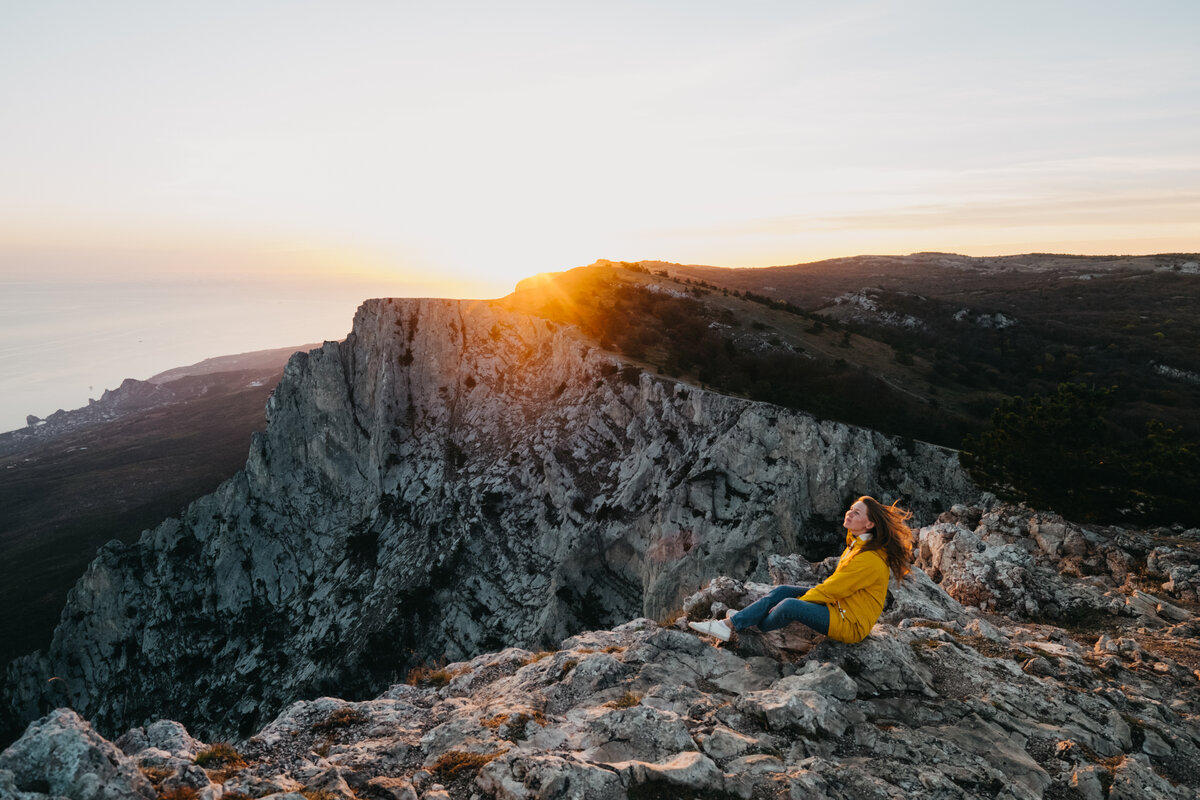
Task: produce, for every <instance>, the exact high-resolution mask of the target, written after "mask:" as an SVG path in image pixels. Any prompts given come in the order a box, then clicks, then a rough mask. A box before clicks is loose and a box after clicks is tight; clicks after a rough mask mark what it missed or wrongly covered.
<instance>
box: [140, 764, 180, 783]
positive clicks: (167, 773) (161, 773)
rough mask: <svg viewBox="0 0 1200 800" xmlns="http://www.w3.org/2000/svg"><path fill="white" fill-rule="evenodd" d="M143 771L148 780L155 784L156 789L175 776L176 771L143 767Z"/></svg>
mask: <svg viewBox="0 0 1200 800" xmlns="http://www.w3.org/2000/svg"><path fill="white" fill-rule="evenodd" d="M141 770H142V774H143V775H145V776H146V779H147V780H149V781H150V783H152V784H154V785H155V787H157V786H158V785H159V784H160V783H162V782H163V781H164V780H166V779H167V778H169V777H171V776H172V775H174V774H175V770H173V769H167V768H166V767H142V768H141Z"/></svg>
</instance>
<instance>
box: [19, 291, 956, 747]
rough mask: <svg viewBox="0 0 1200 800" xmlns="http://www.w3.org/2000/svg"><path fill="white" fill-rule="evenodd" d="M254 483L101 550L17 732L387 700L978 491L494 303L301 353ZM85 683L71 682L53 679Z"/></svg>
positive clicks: (221, 724) (22, 705) (419, 317)
mask: <svg viewBox="0 0 1200 800" xmlns="http://www.w3.org/2000/svg"><path fill="white" fill-rule="evenodd" d="M268 418H269V425H268V429H267V431H266V433H264V434H262V435H259V436H258V437H256V439H255V440H254V442H253V445H252V447H251V452H250V457H249V460H248V462H247V464H246V467H245V469H244V470H243V471H242V472H241V473H239V474H238V475H237V476H235V477H234V478H232V479H230V480H229V481H228V482H226V483H225V484H224V485H222V486H221V487H220V488H219V489H218V490H217V491H216V492H215V493H213V494H212V495H210V496H208V497H206V498H203V499H202V500H200V501H197V502H196V503H194V504H193V505H192V506H190V507H189V508H188V510H187V511H186V513H185V514H184V515H183V516H182V517H181V518H179V519H171V520H168V521H166V522H164V523H163V524H162V525H160V526H159V527H157V528H156V529H154V530H149V531H146V532H145V533H144V534H143V535H142V537H141V539H140V541H139V542H138V543H137V544H136V545H134V546H131V547H123V546H120V545H117V544H115V543H112V544H110V545H107V546H106V547H105V548H103V549H102V550H101V552H100V553H99V556H98V557H97V559H96V561H95V562H94V563H93V564H92V566H91V567H90V568H89V570H88V572H87V574H86V575H85V577H84V578H83V579H82V580H81V581H80V582H79V583H78V585H77V586H76V587H75V588H74V589H73V591H72V593H71V596H70V598H69V600H68V604H67V606H66V608H65V609H64V611H63V615H62V618H61V621H60V624H59V626H58V628H57V630H56V632H55V636H54V640H53V644H52V645H51V647H50V649H49V651H48V652H46V653H39V654H35V655H33V656H29V657H26V658H24V659H20V660H18V661H16V662H14V663H13V664H12V665H10V667H9V670H8V673H7V676H6V687H5V688H6V695H7V696H8V697H10V698H11V708H10V709H8V711H9V713H10V715H11V718H10V724H12V723H20V722H22V721H28V720H31V719H34V718H36V717H37V716H39V715H40V713H44V711H45V709H46V707H48V706H51V707H52V706H61V705H64V704H67V703H69V704H70V705H71V706H73V707H74V708H75V709H77V710H78V711H80V712H81V713H82V714H84V715H85V716H86V717H88V718H89V719H91V720H92V721H93V722H94V723H96V724H97V725H98V726H99V728H100V730H102V731H105V732H112V731H116V730H118V729H123V728H125V727H129V726H131V725H136V724H140V723H142V722H143V721H145V720H146V719H152V718H156V717H159V716H162V715H163V714H164V713H165V711H166V710H167V709H169V710H170V713H171V714H173V715H175V716H177V717H178V718H179V719H181V720H183V721H185V722H186V723H187V724H188V725H189V727H190V728H191V729H193V730H196V731H198V732H201V733H203V734H205V735H209V736H232V735H235V734H238V733H239V732H240V733H241V734H243V735H244V734H246V733H249V732H251V731H253V730H255V729H257V727H259V726H261V724H263V722H265V721H266V720H267V719H270V717H271V716H272V715H273V714H275V713H276V712H277V711H278V710H279V709H280V708H282V707H283V706H284V705H285V704H286V703H287V702H289V701H292V700H294V699H297V698H301V697H305V696H316V695H317V694H327V693H334V692H336V693H337V694H339V695H341V696H351V697H353V696H355V695H364V696H365V693H368V692H370V691H372V690H373V689H374V688H375V687H377V686H379V685H381V683H382V682H384V681H387V680H389V679H394V678H395V677H396V675H397V674H398V673H400V672H402V671H404V670H406V669H407V668H408V667H409V666H411V665H412V664H413V663H416V662H420V661H422V660H426V659H436V658H440V657H445V658H447V659H451V660H455V659H462V658H465V657H470V656H472V655H474V654H476V653H479V652H483V651H485V650H494V649H499V648H500V647H502V646H504V645H521V646H528V647H534V646H541V645H543V644H545V643H551V642H557V641H559V640H561V639H562V638H563V637H564V636H567V635H570V634H572V633H575V632H577V631H579V630H583V629H587V628H595V627H611V626H612V625H614V624H618V623H620V622H623V621H625V620H627V619H629V618H631V617H636V616H641V615H645V616H648V617H652V618H658V617H662V616H664V615H665V614H666V612H668V611H670V610H672V609H673V608H678V607H679V604H680V602H681V600H682V599H683V598H684V597H685V596H687V595H689V594H690V593H692V592H694V591H695V590H696V589H697V588H698V587H699V585H700V584H702V583H703V582H704V581H706V580H708V579H709V578H711V577H713V576H715V575H718V574H727V575H739V574H747V573H748V572H749V571H750V570H752V569H753V568H754V566H755V565H756V563H757V562H758V560H759V557H760V555H763V554H766V553H772V552H793V551H796V550H803V549H805V548H809V549H811V548H812V547H813V546H814V545H816V544H818V543H820V542H821V541H822V540H823V539H827V538H828V536H829V533H830V532H831V530H833V527H834V526H833V525H832V521H833V520H836V519H838V518H840V514H841V511H842V509H843V508H844V504H845V502H846V500H847V498H848V496H849V495H851V494H853V493H859V492H865V493H871V494H874V495H876V496H881V497H882V496H888V497H892V496H903V497H904V498H905V499H906V501H907V502H908V503H909V504H910V505H912V506H914V507H916V508H917V509H919V510H922V509H923V510H927V511H928V510H932V509H940V508H944V507H948V506H949V505H950V504H952V503H954V502H958V501H961V500H964V499H969V498H970V497H971V496H972V495H973V493H974V490H973V489H972V487H971V486H970V485H969V483H968V481H967V479H966V478H965V477H964V475H963V473H962V471H961V470H960V469H959V467H958V464H957V461H956V459H955V458H954V456H953V455H952V454H950V453H947V452H946V451H943V450H941V449H939V448H934V447H928V446H925V445H921V444H913V443H911V442H909V443H907V445H905V444H904V443H902V442H900V441H899V440H896V439H893V438H890V437H887V436H884V435H881V434H879V433H875V432H872V431H868V430H862V429H856V428H851V427H848V426H845V425H841V424H837V423H832V422H823V421H818V420H816V419H814V418H812V417H811V416H809V415H806V414H802V413H799V412H793V411H788V410H785V409H782V408H778V407H774V406H768V405H764V404H758V403H753V402H748V401H744V400H739V399H736V398H731V397H727V396H722V395H717V394H713V393H710V392H707V391H704V390H702V389H699V388H696V387H694V386H690V385H685V384H679V383H674V382H671V381H668V380H664V379H662V378H659V377H656V376H652V375H649V374H645V373H641V372H640V371H639V370H637V368H636V367H632V366H629V365H624V364H622V362H619V361H617V360H616V359H615V358H614V357H613V356H611V355H609V354H606V353H604V352H602V351H599V350H597V349H596V348H595V347H594V346H593V345H592V344H591V343H589V342H588V341H586V340H584V339H582V338H581V337H579V336H578V335H577V334H576V333H575V332H574V331H573V330H572V329H567V328H562V327H559V326H556V325H555V324H553V323H550V322H547V321H545V320H542V319H539V318H535V317H530V316H524V315H519V314H513V313H510V312H506V311H504V310H502V309H499V308H497V307H496V306H494V305H492V304H489V303H485V302H460V301H446V300H372V301H368V302H366V303H365V304H364V305H363V306H362V307H361V308H360V309H359V312H358V314H357V315H356V317H355V321H354V328H353V332H352V333H351V334H350V335H349V336H348V337H347V339H346V340H345V341H344V342H341V343H326V344H325V345H324V346H323V347H322V348H320V349H317V350H313V351H311V352H309V353H307V354H297V355H296V356H295V357H293V359H292V360H291V362H290V363H289V365H288V367H287V370H286V372H285V374H284V378H283V381H282V382H281V383H280V385H279V388H278V389H277V390H276V392H275V394H274V395H273V397H272V398H271V400H270V402H269V405H268ZM52 677H53V678H58V679H60V680H53V681H50V680H49V679H50V678H52Z"/></svg>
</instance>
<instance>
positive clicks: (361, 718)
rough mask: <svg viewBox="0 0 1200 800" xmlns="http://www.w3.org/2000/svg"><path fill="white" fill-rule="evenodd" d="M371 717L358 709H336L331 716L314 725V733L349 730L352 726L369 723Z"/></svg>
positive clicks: (330, 713)
mask: <svg viewBox="0 0 1200 800" xmlns="http://www.w3.org/2000/svg"><path fill="white" fill-rule="evenodd" d="M369 719H370V717H368V716H367V715H366V714H364V713H363V712H362V711H360V710H359V709H357V708H350V707H349V706H343V707H341V708H335V709H334V710H333V711H331V712H329V716H328V717H326V718H325V719H323V720H321V721H320V722H318V723H317V724H316V725H313V730H314V731H322V732H325V731H334V730H338V729H339V728H349V727H350V726H352V725H361V724H363V723H364V722H367V721H369Z"/></svg>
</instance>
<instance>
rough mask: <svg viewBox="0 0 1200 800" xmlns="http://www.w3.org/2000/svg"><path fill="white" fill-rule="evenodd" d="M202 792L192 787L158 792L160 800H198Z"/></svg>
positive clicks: (180, 787) (177, 787)
mask: <svg viewBox="0 0 1200 800" xmlns="http://www.w3.org/2000/svg"><path fill="white" fill-rule="evenodd" d="M199 796H200V792H199V791H198V790H197V789H194V788H192V787H191V786H176V787H175V788H174V789H167V790H165V791H164V790H162V789H159V790H158V800H196V798H197V797H199Z"/></svg>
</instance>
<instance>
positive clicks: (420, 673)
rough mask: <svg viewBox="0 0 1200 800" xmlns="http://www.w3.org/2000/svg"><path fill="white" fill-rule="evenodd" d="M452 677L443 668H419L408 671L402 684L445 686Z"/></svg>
mask: <svg viewBox="0 0 1200 800" xmlns="http://www.w3.org/2000/svg"><path fill="white" fill-rule="evenodd" d="M453 677H454V676H453V675H451V674H450V672H449V670H447V669H446V668H445V667H429V666H420V667H413V668H412V669H410V670H409V671H408V677H406V678H405V679H404V682H405V683H407V684H408V685H409V686H445V685H446V684H447V683H449V682H450V679H451V678H453Z"/></svg>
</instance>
